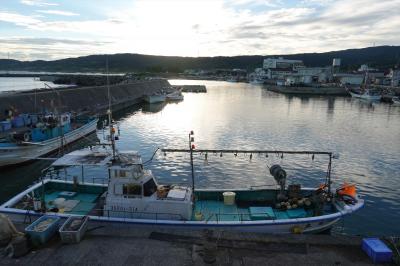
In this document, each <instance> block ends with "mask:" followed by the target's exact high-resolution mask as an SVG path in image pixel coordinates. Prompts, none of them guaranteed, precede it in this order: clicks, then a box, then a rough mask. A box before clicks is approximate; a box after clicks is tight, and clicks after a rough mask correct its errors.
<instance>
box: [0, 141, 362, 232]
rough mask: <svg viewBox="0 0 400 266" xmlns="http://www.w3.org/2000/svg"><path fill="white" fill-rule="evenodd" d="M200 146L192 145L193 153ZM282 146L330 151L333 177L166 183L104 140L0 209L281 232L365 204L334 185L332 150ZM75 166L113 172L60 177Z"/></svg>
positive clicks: (320, 225) (103, 221)
mask: <svg viewBox="0 0 400 266" xmlns="http://www.w3.org/2000/svg"><path fill="white" fill-rule="evenodd" d="M175 151H176V152H186V150H175ZM193 151H194V150H192V149H190V152H191V154H192V153H193ZM168 152H174V150H170V149H169V150H168ZM198 152H201V151H200V150H199V151H198ZM226 152H230V151H226ZM246 152H247V151H246ZM263 152H268V153H274V151H263ZM276 152H279V154H280V153H289V154H307V155H309V154H311V153H312V154H316V155H318V154H321V155H328V156H329V159H330V161H329V167H328V173H327V178H326V183H325V184H323V185H321V186H319V187H317V188H302V187H301V186H300V185H297V184H296V185H289V186H286V171H285V170H283V169H282V168H281V167H280V166H279V165H274V166H272V167H271V168H270V173H271V175H272V176H273V177H274V179H275V180H276V182H277V185H276V186H275V187H272V188H271V187H269V188H265V187H261V188H260V187H257V188H256V187H249V188H234V189H195V188H194V183H193V185H192V187H190V186H182V185H173V184H164V185H162V184H159V183H158V181H157V180H156V178H155V177H154V175H153V174H152V172H151V171H150V170H146V169H144V166H143V163H142V161H141V157H140V155H139V154H138V153H137V152H118V151H115V150H112V149H110V147H109V146H107V145H105V146H103V147H102V146H100V147H98V146H96V147H92V148H86V149H82V150H78V151H74V152H72V153H69V154H67V155H65V156H63V157H61V158H60V159H58V160H57V161H56V162H54V163H53V165H52V167H51V168H50V169H49V172H48V175H47V177H46V178H44V179H42V180H41V181H40V182H38V183H37V184H35V185H33V186H32V187H30V188H28V189H27V190H25V191H23V192H21V193H20V194H18V195H17V196H15V197H14V198H12V199H10V200H9V201H7V202H6V203H4V204H3V205H1V206H0V213H4V214H7V215H9V216H10V217H11V219H12V220H14V221H17V222H22V221H24V220H25V221H26V219H27V216H29V218H30V219H33V220H34V219H36V218H37V217H40V216H41V215H43V214H51V215H56V216H58V217H60V218H61V219H67V218H69V217H71V216H76V215H87V216H89V218H90V223H93V224H99V225H103V226H114V225H118V226H121V225H125V226H126V228H129V226H138V225H141V226H157V227H174V228H177V229H179V228H180V229H218V230H237V231H251V232H263V233H279V234H281V233H314V232H321V231H325V230H329V229H330V228H331V227H332V226H333V225H334V224H335V223H336V222H338V221H339V220H340V219H341V218H342V217H343V216H346V215H349V214H351V213H353V212H355V211H357V210H358V209H360V208H361V207H362V206H363V205H364V201H363V200H362V199H361V198H360V197H359V196H358V195H357V193H356V190H355V186H354V185H347V184H345V185H343V186H342V187H339V188H338V190H336V191H332V190H331V187H330V184H331V182H330V167H331V159H332V154H331V153H324V152H310V153H308V152H293V151H289V152H285V151H276ZM70 166H80V167H82V173H83V172H84V171H83V167H85V166H90V167H94V166H95V167H101V168H102V169H103V170H102V171H103V172H104V173H105V174H106V175H108V178H105V179H103V180H102V181H103V182H96V181H95V180H96V178H98V175H91V176H86V177H84V176H82V179H79V178H78V176H74V177H73V179H72V180H68V179H62V178H61V177H60V176H58V174H60V173H63V172H64V171H67V170H68V168H67V167H70ZM60 169H63V170H64V171H60ZM91 179H92V182H89V180H91ZM193 182H194V181H193Z"/></svg>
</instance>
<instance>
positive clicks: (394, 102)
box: [392, 96, 400, 106]
mask: <svg viewBox="0 0 400 266" xmlns="http://www.w3.org/2000/svg"><path fill="white" fill-rule="evenodd" d="M392 105H395V106H400V97H398V96H394V97H393V98H392Z"/></svg>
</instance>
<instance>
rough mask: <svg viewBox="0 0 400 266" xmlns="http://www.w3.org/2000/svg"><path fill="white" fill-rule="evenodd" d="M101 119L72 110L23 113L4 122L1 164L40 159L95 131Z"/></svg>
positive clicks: (0, 155)
mask: <svg viewBox="0 0 400 266" xmlns="http://www.w3.org/2000/svg"><path fill="white" fill-rule="evenodd" d="M97 122H98V119H97V118H82V117H81V118H72V116H71V114H70V113H63V114H60V115H55V114H34V115H28V114H25V115H20V116H18V117H16V118H14V119H13V120H12V123H10V122H9V121H3V122H0V124H1V127H2V130H1V131H2V132H1V133H0V167H1V166H8V165H15V164H19V163H24V162H27V161H30V160H34V159H37V158H39V157H41V156H44V155H46V154H48V153H51V152H53V151H56V150H59V149H62V148H63V147H64V146H65V145H67V144H69V143H72V142H74V141H76V140H78V139H81V138H83V137H85V136H86V135H89V134H91V133H93V132H94V131H95V130H96V126H97Z"/></svg>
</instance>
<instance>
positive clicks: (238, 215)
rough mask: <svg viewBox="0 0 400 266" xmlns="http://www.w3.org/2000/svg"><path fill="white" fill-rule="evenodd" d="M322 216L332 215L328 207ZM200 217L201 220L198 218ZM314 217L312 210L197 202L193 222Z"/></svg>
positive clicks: (206, 201)
mask: <svg viewBox="0 0 400 266" xmlns="http://www.w3.org/2000/svg"><path fill="white" fill-rule="evenodd" d="M323 212H324V214H328V213H332V212H333V210H332V209H330V208H329V207H328V208H326V209H324V211H323ZM199 215H200V216H201V218H200V217H199ZM312 216H314V211H313V210H312V209H308V210H306V209H304V208H296V209H291V210H277V209H273V208H271V207H269V206H254V207H246V208H245V207H239V206H237V205H236V204H234V205H226V204H224V202H223V201H217V200H197V201H196V205H195V209H194V213H193V217H192V219H193V220H196V219H199V218H200V219H201V220H204V221H256V220H277V219H278V220H281V219H294V218H305V217H312Z"/></svg>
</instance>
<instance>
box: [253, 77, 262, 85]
mask: <svg viewBox="0 0 400 266" xmlns="http://www.w3.org/2000/svg"><path fill="white" fill-rule="evenodd" d="M250 84H264V80H262V79H257V78H256V79H252V80H250Z"/></svg>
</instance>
